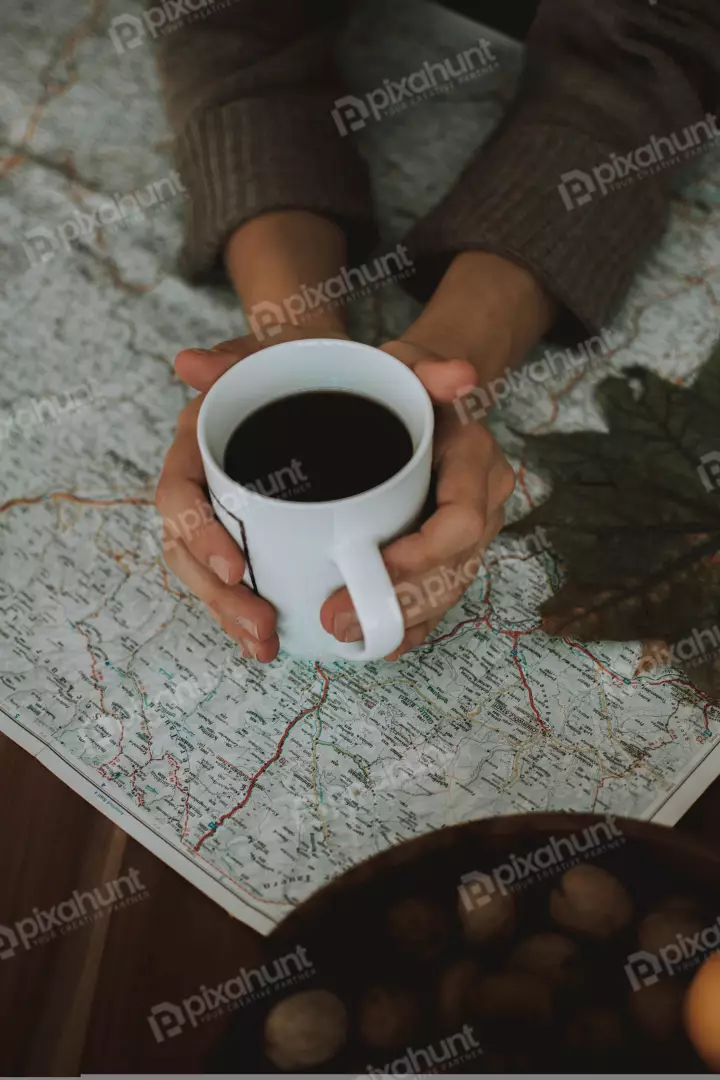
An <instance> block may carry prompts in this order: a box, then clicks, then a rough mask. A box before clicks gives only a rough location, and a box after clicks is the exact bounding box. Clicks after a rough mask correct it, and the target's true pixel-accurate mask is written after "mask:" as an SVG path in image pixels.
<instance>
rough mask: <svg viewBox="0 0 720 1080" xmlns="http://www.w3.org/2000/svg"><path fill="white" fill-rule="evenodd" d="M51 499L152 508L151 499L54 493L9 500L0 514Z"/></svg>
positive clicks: (0, 508)
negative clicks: (106, 497) (103, 497)
mask: <svg viewBox="0 0 720 1080" xmlns="http://www.w3.org/2000/svg"><path fill="white" fill-rule="evenodd" d="M53 499H66V500H67V501H68V502H74V503H82V504H83V505H84V506H154V503H153V501H152V499H142V498H129V497H126V498H122V499H91V498H89V497H87V496H85V495H74V494H73V493H72V492H71V491H54V492H52V493H51V494H50V495H31V496H28V497H27V498H21V499H9V500H8V502H6V503H0V514H1V513H2V512H3V511H4V510H12V509H13V507H15V506H35V505H36V504H37V503H41V502H50V501H51V500H53Z"/></svg>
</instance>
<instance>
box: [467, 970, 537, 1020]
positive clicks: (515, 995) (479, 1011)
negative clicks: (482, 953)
mask: <svg viewBox="0 0 720 1080" xmlns="http://www.w3.org/2000/svg"><path fill="white" fill-rule="evenodd" d="M471 1003H472V1008H473V1012H474V1013H475V1014H476V1015H477V1016H480V1017H486V1018H492V1019H496V1020H520V1021H523V1022H524V1023H535V1024H547V1023H549V1021H550V1018H551V1016H552V990H551V988H550V985H549V984H548V982H547V981H546V980H545V979H540V978H538V977H537V975H531V974H529V973H528V972H524V971H513V972H509V971H508V972H506V973H505V974H504V975H488V976H486V977H485V978H482V979H479V980H478V981H477V983H476V984H475V986H474V987H473V989H472V991H471Z"/></svg>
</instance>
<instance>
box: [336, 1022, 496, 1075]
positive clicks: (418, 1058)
mask: <svg viewBox="0 0 720 1080" xmlns="http://www.w3.org/2000/svg"><path fill="white" fill-rule="evenodd" d="M482 1052H483V1051H482V1050H481V1049H480V1043H479V1042H478V1041H477V1039H476V1038H475V1036H474V1034H473V1029H472V1028H471V1027H470V1025H469V1024H464V1025H463V1029H462V1031H459V1032H457V1034H456V1035H448V1036H447V1038H445V1039H442V1041H441V1042H440V1043H439V1045H438V1046H437V1047H436V1046H435V1045H433V1044H432V1043H431V1044H430V1045H429V1046H424V1047H422V1048H421V1049H419V1050H418V1049H414V1048H413V1047H411V1046H408V1047H407V1048H406V1050H405V1053H404V1054H402V1055H401V1056H400V1057H397V1058H395V1060H394V1061H391V1062H390V1063H389V1064H388V1065H385V1066H383V1067H381V1068H378V1067H377V1066H375V1065H368V1066H367V1068H366V1073H367V1074H369V1075H370V1076H422V1075H425V1074H427V1073H435V1072H445V1071H446V1070H447V1069H455V1068H457V1067H458V1065H462V1064H463V1063H464V1062H467V1061H471V1060H472V1059H473V1058H476V1057H478V1055H479V1054H482ZM357 1080H365V1078H364V1077H362V1076H360V1077H358V1078H357Z"/></svg>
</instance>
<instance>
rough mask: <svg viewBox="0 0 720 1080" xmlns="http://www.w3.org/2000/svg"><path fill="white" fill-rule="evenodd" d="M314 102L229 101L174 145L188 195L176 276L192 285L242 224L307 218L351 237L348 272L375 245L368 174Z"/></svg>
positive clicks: (329, 104)
mask: <svg viewBox="0 0 720 1080" xmlns="http://www.w3.org/2000/svg"><path fill="white" fill-rule="evenodd" d="M333 104H334V103H333V101H332V100H331V99H330V97H329V96H328V98H327V100H325V95H323V94H320V93H318V94H316V95H312V97H309V95H308V94H307V93H306V94H303V96H302V98H301V99H300V100H298V99H297V98H294V99H293V98H291V97H284V96H274V97H263V98H255V99H250V100H247V99H245V100H242V101H235V102H230V103H228V104H226V105H223V106H219V107H216V108H212V109H210V110H208V111H206V112H203V113H202V114H199V115H198V116H196V117H195V118H193V119H192V120H191V121H190V122H189V123H188V124H187V126H186V127H185V129H184V131H183V132H182V133H181V134H180V135H179V136H178V139H177V146H176V158H177V163H178V169H179V172H180V175H181V177H182V180H183V182H184V184H185V186H186V188H187V193H188V195H189V201H188V213H187V219H186V230H185V241H184V245H183V249H182V252H181V255H180V270H181V272H182V273H184V274H185V275H186V276H188V277H190V278H191V279H193V280H199V279H203V278H206V277H208V276H210V275H211V274H213V272H216V271H217V270H218V269H219V268H220V266H221V264H222V257H223V252H224V249H225V246H226V244H227V241H228V240H229V238H230V236H231V235H232V233H233V232H234V231H235V230H236V229H238V228H239V227H240V226H241V225H243V224H244V223H245V222H247V221H250V220H251V219H252V218H255V217H258V216H259V215H260V214H264V213H268V212H270V211H274V210H308V211H311V212H314V213H317V214H321V215H323V216H324V217H328V218H330V219H331V220H333V221H335V222H336V223H337V224H338V225H340V227H341V228H342V229H343V230H344V231H345V233H346V235H347V237H348V261H349V263H350V265H355V264H356V262H358V263H359V262H362V261H363V257H364V256H365V255H366V254H367V252H369V251H370V250H371V249H372V247H373V245H374V244H375V242H376V233H375V226H374V224H373V220H374V215H373V212H372V197H371V194H370V185H369V180H368V178H367V174H366V170H365V165H364V163H363V161H362V159H361V158H360V157H359V156H358V155H357V153H356V151H355V150H354V148H353V146H352V141H351V140H350V139H343V138H342V137H341V136H340V135H339V133H338V129H337V127H336V125H335V123H334V121H333V118H332V108H333Z"/></svg>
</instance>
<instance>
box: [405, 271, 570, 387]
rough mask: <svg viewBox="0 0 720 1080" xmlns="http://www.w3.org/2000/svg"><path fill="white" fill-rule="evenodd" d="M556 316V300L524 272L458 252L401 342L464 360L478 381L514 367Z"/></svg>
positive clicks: (546, 330) (545, 331) (544, 332)
mask: <svg viewBox="0 0 720 1080" xmlns="http://www.w3.org/2000/svg"><path fill="white" fill-rule="evenodd" d="M557 314H558V304H557V302H556V301H555V300H554V299H553V298H552V297H551V296H550V294H549V293H548V292H546V290H545V289H544V288H543V286H542V285H541V284H540V283H539V282H538V281H537V279H536V278H535V277H534V276H533V275H532V274H531V273H530V271H528V270H526V269H524V267H521V266H519V265H518V264H516V263H513V262H511V261H510V260H509V259H505V258H502V257H501V256H499V255H494V254H491V253H489V252H481V251H478V252H464V253H462V254H460V255H457V256H456V257H455V259H454V260H453V262H452V263H451V265H450V267H449V268H448V270H447V272H446V274H445V275H444V277H443V279H442V281H441V282H440V284H439V285H438V288H437V290H436V291H435V293H434V295H433V297H432V298H431V300H430V301H429V303H428V304H427V306H426V307H425V309H424V311H423V312H422V314H421V315H420V317H419V318H418V319H417V320H416V322H415V323H413V325H412V326H411V327H410V328H409V329H408V331H407V333H406V334H404V335H403V339H404V340H406V341H410V342H412V343H413V344H415V345H418V346H421V347H422V348H426V349H428V350H430V351H431V352H434V353H437V354H438V355H440V356H444V357H447V358H448V359H451V358H452V359H464V360H469V361H470V363H471V364H472V365H473V367H474V368H475V370H476V372H477V374H478V377H479V378H480V380H481V381H482V380H483V379H484V378H492V377H494V375H495V374H496V373H497V372H498V371H502V370H504V369H505V367H508V366H509V367H513V366H515V365H516V364H518V363H519V362H520V360H522V358H523V357H524V356H525V355H526V354H527V352H528V351H529V350H530V349H531V348H532V347H533V345H535V344H536V343H537V342H538V341H539V340H540V339H541V338H542V337H543V335H544V334H546V333H547V332H548V330H549V329H550V328H551V326H552V325H553V323H554V321H555V319H556V318H557Z"/></svg>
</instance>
